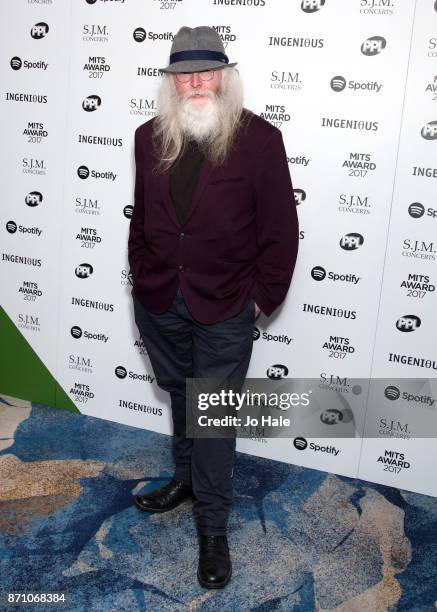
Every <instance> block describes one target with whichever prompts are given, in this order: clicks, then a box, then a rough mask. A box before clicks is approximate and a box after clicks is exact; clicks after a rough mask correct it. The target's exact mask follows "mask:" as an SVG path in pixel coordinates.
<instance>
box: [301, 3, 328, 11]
mask: <svg viewBox="0 0 437 612" xmlns="http://www.w3.org/2000/svg"><path fill="white" fill-rule="evenodd" d="M323 6H325V0H302V4H301V5H300V8H301V9H302V10H303V12H304V13H315V12H317V11H320V9H321V8H322V7H323Z"/></svg>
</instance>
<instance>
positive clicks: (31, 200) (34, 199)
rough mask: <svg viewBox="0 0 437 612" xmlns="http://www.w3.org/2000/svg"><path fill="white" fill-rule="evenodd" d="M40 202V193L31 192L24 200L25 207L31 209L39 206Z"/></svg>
mask: <svg viewBox="0 0 437 612" xmlns="http://www.w3.org/2000/svg"><path fill="white" fill-rule="evenodd" d="M42 200H43V197H42V193H40V192H39V191H31V192H30V193H28V194H27V196H26V197H25V198H24V201H25V203H26V204H27V206H31V207H33V206H38V205H39V204H41V202H42Z"/></svg>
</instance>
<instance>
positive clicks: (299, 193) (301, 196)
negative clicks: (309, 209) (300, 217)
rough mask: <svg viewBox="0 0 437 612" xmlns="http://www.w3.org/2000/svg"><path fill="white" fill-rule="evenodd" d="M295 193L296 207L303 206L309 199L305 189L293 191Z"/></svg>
mask: <svg viewBox="0 0 437 612" xmlns="http://www.w3.org/2000/svg"><path fill="white" fill-rule="evenodd" d="M293 191H294V201H295V202H296V206H299V204H302V202H305V200H306V199H307V194H306V193H305V191H304V190H303V189H293Z"/></svg>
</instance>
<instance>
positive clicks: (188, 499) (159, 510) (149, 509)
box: [134, 497, 192, 514]
mask: <svg viewBox="0 0 437 612" xmlns="http://www.w3.org/2000/svg"><path fill="white" fill-rule="evenodd" d="M191 500H192V497H187V498H186V499H183V500H182V501H180V502H179V503H178V504H176V505H175V506H172V507H171V508H144V507H143V506H141V504H139V503H138V502H137V500H136V499H134V503H135V505H136V507H137V508H138V509H139V510H142V511H143V512H154V513H155V512H156V513H158V514H160V513H162V512H170V510H174V509H175V508H177V507H178V506H180V505H181V504H185V503H186V502H188V501H191Z"/></svg>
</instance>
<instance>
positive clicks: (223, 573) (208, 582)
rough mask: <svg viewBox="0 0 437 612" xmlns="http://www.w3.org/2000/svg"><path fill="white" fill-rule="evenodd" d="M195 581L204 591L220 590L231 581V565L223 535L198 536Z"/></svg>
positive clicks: (226, 542)
mask: <svg viewBox="0 0 437 612" xmlns="http://www.w3.org/2000/svg"><path fill="white" fill-rule="evenodd" d="M199 542H200V546H199V567H198V569H197V579H198V580H199V582H200V584H201V585H202V586H203V587H205V588H206V589H221V588H223V587H224V586H226V585H227V584H228V582H229V580H230V579H231V574H232V563H231V559H230V557H229V547H228V540H227V538H226V536H225V535H221V536H214V535H199Z"/></svg>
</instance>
